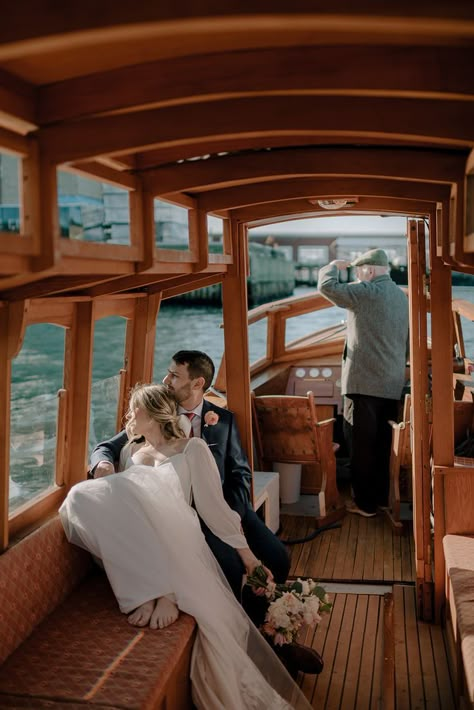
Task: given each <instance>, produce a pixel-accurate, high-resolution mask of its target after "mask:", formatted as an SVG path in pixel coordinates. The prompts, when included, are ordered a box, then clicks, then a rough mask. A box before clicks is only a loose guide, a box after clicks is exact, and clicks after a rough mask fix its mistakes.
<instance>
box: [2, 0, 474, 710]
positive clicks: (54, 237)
mask: <svg viewBox="0 0 474 710" xmlns="http://www.w3.org/2000/svg"><path fill="white" fill-rule="evenodd" d="M473 39H474V5H473V4H472V2H466V1H465V0H454V1H452V2H450V3H446V2H439V1H436V0H434V1H432V2H431V3H425V2H420V1H416V0H415V2H408V1H407V0H398V1H397V2H394V1H393V0H388V1H387V2H385V3H384V4H383V7H382V6H380V7H377V6H376V4H375V3H371V2H362V3H359V4H358V5H357V6H355V5H354V4H352V3H348V2H346V1H345V0H333V2H332V3H331V5H330V6H328V5H327V4H324V5H323V3H320V2H314V1H313V2H308V0H297V1H296V2H293V3H289V2H287V1H284V0H274V2H273V3H272V4H271V6H270V5H269V4H268V3H266V2H262V0H256V1H254V2H252V3H251V2H249V1H248V0H240V1H239V2H234V1H231V2H228V3H225V4H223V3H219V7H218V6H217V3H215V2H213V0H209V1H208V2H205V3H188V4H187V5H186V7H185V8H184V7H181V6H180V5H179V3H170V2H161V3H154V4H150V3H142V2H138V3H137V2H136V3H130V2H126V1H125V0H116V2H114V3H106V4H101V3H92V2H89V0H86V1H85V2H82V3H80V4H79V5H78V6H77V7H74V8H71V7H62V6H60V4H58V3H54V2H45V3H31V2H27V1H26V0H17V1H16V2H15V3H9V4H7V5H6V6H5V7H2V23H1V27H0V411H1V413H2V416H1V417H0V552H1V554H0V599H2V601H1V603H2V614H1V615H0V617H1V619H0V661H1V662H2V666H1V667H0V706H1V707H5V708H24V707H34V708H38V709H39V708H46V707H48V708H58V709H59V708H62V707H68V708H73V707H84V706H87V707H89V706H90V707H97V708H104V707H121V708H133V709H135V708H136V709H137V710H138V709H139V708H145V707H146V708H165V707H166V708H170V709H172V710H181V708H185V707H192V704H191V696H190V681H189V663H190V654H191V649H192V643H193V639H194V634H195V625H194V622H193V619H191V618H190V617H186V616H185V615H183V618H182V619H180V623H179V625H177V626H176V627H174V626H173V630H171V629H170V630H169V631H166V634H163V635H161V636H160V635H159V634H155V635H154V636H151V635H150V633H147V632H146V631H140V632H139V633H136V631H133V630H131V629H126V630H125V631H124V630H123V628H122V627H120V622H121V620H122V619H121V617H120V615H119V612H118V610H117V609H116V608H115V607H114V602H113V598H112V595H111V593H110V590H107V588H106V587H105V586H103V585H104V584H105V583H104V580H103V578H102V577H100V575H99V576H97V572H94V571H93V569H92V565H91V561H90V559H86V558H84V557H83V556H82V555H78V554H77V551H74V550H73V549H72V546H70V545H68V543H66V541H65V538H64V535H63V534H62V530H61V526H60V524H59V521H58V517H57V511H58V508H59V506H60V505H61V502H62V501H63V500H64V498H65V496H66V494H67V492H68V490H69V489H70V488H71V486H73V485H74V484H76V483H77V482H79V481H81V480H84V479H85V478H86V475H87V462H88V456H89V435H90V430H91V419H92V410H93V406H94V402H95V401H96V400H95V399H94V398H95V397H96V395H95V394H94V386H96V385H97V378H96V376H95V374H94V372H95V371H94V365H95V339H94V333H95V332H96V331H97V330H98V329H99V328H100V326H101V323H103V322H105V321H107V320H108V319H111V318H120V319H121V322H123V323H124V328H123V333H124V335H123V342H124V346H123V363H122V366H121V367H120V368H119V369H118V371H117V372H116V373H115V375H114V378H113V386H112V385H111V388H110V390H107V392H106V394H104V395H103V396H104V397H105V401H107V402H108V403H109V404H110V407H109V410H110V413H111V424H110V429H111V430H110V435H113V434H114V433H115V431H118V430H119V429H120V428H121V425H122V421H123V415H124V413H125V410H126V406H127V398H128V393H129V391H130V388H131V387H132V386H133V385H134V384H135V383H137V382H147V381H151V380H152V379H153V372H154V369H153V368H154V357H155V351H156V349H157V348H159V347H160V307H161V304H162V303H163V302H164V301H166V300H167V299H170V298H172V297H174V296H177V295H182V294H185V293H188V292H191V291H194V290H195V289H198V288H203V287H208V286H213V285H215V284H220V285H221V290H222V316H223V325H224V344H225V352H224V356H223V359H222V362H221V364H220V367H219V371H218V374H217V377H216V380H215V382H214V388H213V390H212V391H211V392H210V393H209V395H208V396H210V397H214V398H215V399H216V401H218V402H220V403H222V404H223V405H224V406H227V407H228V408H229V409H231V410H232V411H233V412H235V415H236V417H237V421H238V425H239V430H240V434H241V439H242V445H243V447H244V449H245V451H246V452H247V454H248V457H249V461H250V462H251V465H252V467H253V469H254V470H255V471H256V472H258V466H260V465H261V466H262V467H265V468H270V466H269V463H270V462H269V461H268V459H266V458H265V456H263V458H261V463H259V464H257V460H258V459H257V457H254V433H255V430H253V427H252V405H251V395H252V393H253V394H254V395H255V397H256V398H259V397H262V398H263V397H269V396H273V397H275V396H278V397H283V396H285V397H291V398H295V397H301V398H303V399H304V398H307V393H308V392H311V393H312V395H311V397H314V400H315V415H314V417H315V422H317V421H319V422H321V421H323V420H329V419H333V418H334V419H335V422H334V424H335V427H334V429H333V431H332V436H330V437H329V443H330V444H332V442H333V441H334V440H337V439H338V438H339V432H338V426H339V423H338V422H339V421H340V414H341V394H340V368H341V352H342V348H343V344H344V337H345V325H344V323H343V322H337V320H339V321H340V319H339V318H336V320H335V322H334V324H333V325H330V326H323V327H318V325H317V317H318V313H319V312H320V311H321V310H324V309H326V308H328V307H329V306H330V304H329V303H328V302H327V301H326V300H325V299H324V298H323V297H322V296H321V294H319V293H318V292H316V291H314V293H313V294H311V295H309V296H308V295H307V296H304V297H302V296H293V297H290V298H287V299H281V300H278V301H274V302H272V303H271V304H263V305H261V306H258V307H257V308H255V309H252V310H251V311H250V312H249V311H248V297H247V277H248V271H249V257H248V242H249V230H251V229H252V228H253V227H257V226H262V225H273V224H275V223H278V222H284V221H287V220H290V219H291V220H301V219H305V218H309V217H311V218H315V217H317V218H320V217H327V216H328V215H335V216H347V217H353V218H354V219H355V218H356V217H359V216H380V215H383V216H391V215H398V216H403V217H406V220H407V234H406V236H407V241H406V245H407V247H406V248H407V265H408V286H407V288H406V292H407V295H408V299H409V309H410V360H409V369H408V370H407V379H409V382H410V400H409V404H408V403H407V404H406V407H405V410H404V409H403V405H404V404H405V402H408V400H404V401H402V402H401V408H400V421H399V422H394V424H393V443H392V466H391V471H392V479H391V501H390V509H389V511H387V514H384V515H377V517H376V518H374V519H369V520H367V519H362V518H359V517H357V516H348V515H346V516H343V517H341V515H339V514H338V515H337V516H335V517H334V518H331V519H329V518H327V519H326V522H329V523H333V524H335V525H336V526H338V527H332V528H331V529H329V530H326V531H325V532H321V531H320V527H318V525H319V523H318V520H317V516H316V515H303V514H301V515H300V514H296V513H293V512H284V507H282V508H281V510H280V508H279V501H278V488H277V489H276V494H275V490H274V488H273V489H272V491H273V492H272V493H271V495H270V487H271V486H273V487H274V485H275V484H274V483H271V481H275V477H274V476H273V475H269V476H267V478H266V479H263V478H262V479H261V480H260V482H259V480H258V477H257V475H255V479H254V491H253V493H254V502H255V505H256V506H257V507H258V506H259V505H262V506H263V507H264V508H265V516H269V515H270V512H271V513H272V514H273V516H274V518H273V519H275V510H274V508H275V506H276V519H277V521H278V522H279V524H280V530H279V535H280V536H281V538H282V539H284V540H288V539H292V540H301V539H304V538H310V539H309V540H307V541H306V542H294V543H293V544H291V545H289V546H288V549H289V551H290V553H291V560H292V568H291V574H292V575H293V576H301V577H305V576H306V577H314V578H317V579H319V580H321V582H322V583H323V584H325V585H326V586H327V588H328V592H329V594H330V595H331V596H332V599H333V609H332V612H331V614H329V615H327V616H326V617H324V618H323V620H322V621H321V622H320V623H319V624H317V625H316V626H315V627H310V628H308V629H305V631H304V633H303V634H302V640H305V641H306V643H309V644H310V645H313V646H314V648H316V649H317V650H319V651H320V652H322V653H323V655H324V659H325V670H324V671H323V673H322V674H321V675H320V676H318V677H314V676H309V675H304V674H300V676H299V678H298V682H299V683H300V685H301V687H302V689H303V692H304V693H305V695H306V697H307V698H308V700H309V702H310V703H311V704H312V706H313V707H314V708H318V709H319V708H342V709H343V710H345V709H346V708H361V709H362V710H363V709H364V708H379V707H382V706H383V707H384V708H386V709H387V710H390V708H397V709H398V710H401V709H402V708H429V709H430V710H431V708H452V707H474V665H473V661H472V659H473V658H474V632H473V628H474V617H473V614H474V612H473V610H472V603H471V604H470V602H469V600H471V599H472V598H473V597H472V595H473V594H474V562H473V560H474V505H473V504H472V503H473V501H474V458H472V457H471V456H469V455H461V454H456V447H458V446H459V445H461V444H462V443H463V442H465V440H466V439H467V440H469V436H470V435H472V433H473V416H474V404H473V392H474V378H472V360H471V358H472V353H470V352H469V350H468V348H466V344H465V339H464V336H463V329H462V324H463V320H464V319H467V320H468V321H474V305H473V304H472V303H470V302H468V301H467V300H463V299H458V298H455V299H453V291H452V276H453V272H458V273H462V274H469V275H471V274H474V74H473V71H472V67H473V66H474V47H473ZM328 207H329V208H331V209H328ZM334 208H336V209H334ZM211 222H212V223H213V224H217V225H218V229H219V230H220V231H219V235H220V237H221V239H220V242H219V243H220V245H221V246H219V248H218V249H217V251H216V248H215V244H214V243H213V240H212V234H211V231H212V230H211V229H210V224H211ZM173 224H179V225H180V230H181V231H180V232H179V233H180V234H182V233H183V230H184V234H185V239H184V241H183V240H182V239H181V238H177V237H176V235H175V233H174V232H173V229H172V225H173ZM170 225H171V226H170ZM165 237H166V238H165ZM305 315H311V319H312V321H311V322H312V325H311V328H309V329H308V331H309V332H308V333H307V334H306V335H304V336H301V335H299V336H298V337H295V336H292V335H291V328H290V329H289V328H288V324H290V323H291V319H292V318H298V317H300V316H305ZM313 318H314V323H313ZM263 321H266V329H267V331H266V332H267V336H266V348H265V353H264V354H263V355H261V357H260V358H259V359H258V360H256V361H255V362H252V363H250V362H249V338H251V337H252V336H251V332H252V325H253V324H256V323H261V322H263ZM38 325H42V326H45V325H48V326H51V328H52V329H53V330H54V332H57V331H60V332H61V337H62V340H61V347H60V348H59V349H58V352H59V355H58V356H57V357H58V362H59V363H60V364H59V368H60V370H61V381H60V384H59V386H58V387H54V389H53V388H50V389H48V390H47V391H43V390H41V389H40V390H39V391H38V392H37V394H38V396H40V399H39V400H37V401H38V405H35V406H34V407H33V406H32V407H31V408H30V412H29V415H28V417H27V418H25V420H24V421H23V420H21V417H20V418H19V417H16V418H15V416H14V406H15V396H16V395H15V396H14V389H13V384H14V383H13V378H12V373H14V371H15V367H16V363H17V360H18V357H19V355H20V354H21V353H22V352H24V349H25V343H27V342H28V335H29V333H31V332H32V329H33V330H34V328H35V327H36V326H38ZM48 332H49V331H48ZM48 337H49V336H48ZM55 357H56V355H54V356H53V355H51V358H52V359H54V358H55ZM23 385H24V387H25V391H26V390H28V388H33V387H36V383H35V381H34V377H33V376H32V377H31V380H28V379H26V380H25V382H23ZM35 391H36V390H35ZM103 391H104V392H105V389H104V390H103ZM101 396H102V395H101ZM41 397H43V399H41ZM35 401H36V400H35ZM40 402H41V404H40ZM45 411H49V412H53V415H54V416H53V422H52V423H51V421H50V420H49V419H48V420H47V421H46V417H45ZM26 419H27V420H28V421H26ZM20 420H21V421H20ZM314 426H315V430H316V428H317V427H316V424H315V425H314ZM260 436H261V437H263V439H265V437H266V434H265V431H263V432H262V431H261V432H260ZM27 442H28V446H31V447H32V449H31V450H32V452H33V455H32V456H31V457H30V459H32V461H30V465H32V467H33V468H32V471H33V474H32V476H33V478H32V480H33V481H34V486H33V489H32V490H31V492H30V494H29V495H28V496H27V497H26V498H25V499H21V500H20V501H19V502H16V503H14V504H13V503H12V491H14V489H15V486H16V485H17V481H16V473H15V475H13V473H12V471H13V466H14V464H15V465H22V464H18V461H22V459H20V458H19V456H20V455H21V452H22V449H24V448H25V447H26V445H27ZM325 450H326V452H327V453H326V454H325V457H326V458H327V457H331V456H334V454H335V453H336V452H335V451H334V448H333V447H332V446H326V449H325ZM343 453H344V452H343V450H341V451H339V452H337V453H336V459H337V461H338V462H339V465H338V467H336V466H332V463H331V466H330V470H331V473H327V471H326V469H324V471H322V470H320V471H319V473H318V472H316V473H315V472H314V469H313V470H311V466H310V465H309V464H308V465H307V466H305V468H306V470H303V473H302V482H301V491H302V493H303V496H304V495H308V496H311V495H319V494H320V493H321V491H322V490H329V489H328V488H326V489H325V488H324V486H328V485H329V486H330V487H331V490H332V493H333V494H334V495H335V496H338V495H341V496H343V495H344V493H347V492H348V488H349V487H350V483H349V479H348V478H344V475H341V474H344V470H343V466H344V465H343V463H342V459H343ZM324 463H325V464H326V463H327V461H326V460H325V461H324ZM323 468H324V467H323ZM337 468H339V470H337ZM320 469H321V467H320ZM334 469H336V470H335V471H334ZM325 471H326V472H325ZM262 473H264V474H265V473H267V474H270V473H272V472H271V471H263V472H262ZM328 476H329V484H328V483H327V481H328ZM324 481H326V483H325V482H324ZM315 491H316V493H315ZM275 495H276V503H275ZM272 496H273V498H272ZM333 503H334V507H335V508H337V510H338V511H339V509H340V510H341V511H342V512H343V509H342V507H341V506H339V501H335V502H334V501H333ZM270 507H272V510H271V511H270V510H269V508H270ZM262 509H263V508H262ZM407 510H408V511H409V516H408V517H407V518H406V519H404V516H403V511H405V512H406V511H407ZM265 519H267V518H265ZM268 519H269V520H270V517H269V518H268ZM319 522H320V521H319ZM277 524H278V523H277ZM101 628H102V629H103V630H104V629H105V631H106V633H102V635H101V631H100V630H101ZM86 632H87V633H86ZM165 637H166V638H165ZM156 658H159V663H156ZM134 678H135V679H136V682H135V681H134V680H133V679H134Z"/></svg>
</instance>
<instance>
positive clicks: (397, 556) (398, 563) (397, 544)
mask: <svg viewBox="0 0 474 710" xmlns="http://www.w3.org/2000/svg"><path fill="white" fill-rule="evenodd" d="M402 537H403V536H402V535H393V538H392V550H393V581H394V582H401V581H404V582H406V581H408V580H403V579H402ZM413 544H414V543H413Z"/></svg>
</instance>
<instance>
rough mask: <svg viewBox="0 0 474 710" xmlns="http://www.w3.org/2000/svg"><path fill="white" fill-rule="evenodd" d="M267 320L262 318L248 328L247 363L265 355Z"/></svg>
mask: <svg viewBox="0 0 474 710" xmlns="http://www.w3.org/2000/svg"><path fill="white" fill-rule="evenodd" d="M267 330H268V319H267V318H262V319H261V320H259V321H257V322H256V323H251V324H250V325H249V327H248V339H249V362H255V360H260V358H263V357H266V354H267Z"/></svg>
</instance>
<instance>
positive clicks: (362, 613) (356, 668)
mask: <svg viewBox="0 0 474 710" xmlns="http://www.w3.org/2000/svg"><path fill="white" fill-rule="evenodd" d="M368 604H369V597H368V595H366V594H359V595H357V605H356V610H355V618H354V625H353V628H352V633H351V644H350V648H349V657H348V659H347V665H346V677H345V682H344V690H343V694H342V699H341V707H343V708H353V707H355V703H356V697H357V690H358V687H359V674H360V668H361V656H362V649H363V647H364V642H365V628H366V623H367V610H368Z"/></svg>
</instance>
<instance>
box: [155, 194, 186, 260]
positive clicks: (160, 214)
mask: <svg viewBox="0 0 474 710" xmlns="http://www.w3.org/2000/svg"><path fill="white" fill-rule="evenodd" d="M153 203H154V209H155V244H156V246H157V247H159V248H160V249H189V215H188V210H187V209H186V207H180V206H179V205H173V204H171V202H165V201H164V200H158V199H156V198H155V199H154V200H153Z"/></svg>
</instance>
